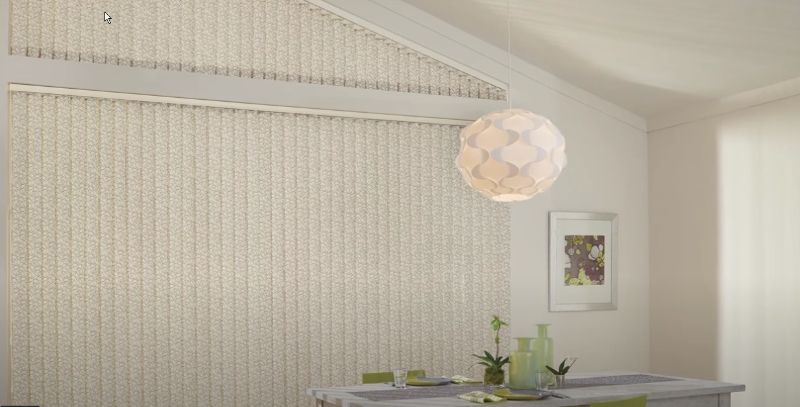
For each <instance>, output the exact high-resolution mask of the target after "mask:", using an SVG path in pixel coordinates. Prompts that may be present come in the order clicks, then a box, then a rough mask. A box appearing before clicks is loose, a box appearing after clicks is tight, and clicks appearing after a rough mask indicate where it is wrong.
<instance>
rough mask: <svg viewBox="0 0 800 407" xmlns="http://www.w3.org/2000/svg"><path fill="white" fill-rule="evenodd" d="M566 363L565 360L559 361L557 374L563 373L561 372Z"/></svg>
mask: <svg viewBox="0 0 800 407" xmlns="http://www.w3.org/2000/svg"><path fill="white" fill-rule="evenodd" d="M566 363H567V360H566V359H564V360H562V361H561V364H560V365H558V371H559V372H563V371H564V364H566Z"/></svg>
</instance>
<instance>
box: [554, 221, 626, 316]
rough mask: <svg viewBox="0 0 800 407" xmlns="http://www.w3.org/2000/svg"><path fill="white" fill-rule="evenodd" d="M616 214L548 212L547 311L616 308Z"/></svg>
mask: <svg viewBox="0 0 800 407" xmlns="http://www.w3.org/2000/svg"><path fill="white" fill-rule="evenodd" d="M616 257H617V215H616V214H613V213H587V212H550V311H594V310H614V309H617V265H616Z"/></svg>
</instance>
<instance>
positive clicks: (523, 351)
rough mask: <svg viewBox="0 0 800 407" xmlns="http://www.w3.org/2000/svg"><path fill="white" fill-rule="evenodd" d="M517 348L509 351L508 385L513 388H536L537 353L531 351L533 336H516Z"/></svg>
mask: <svg viewBox="0 0 800 407" xmlns="http://www.w3.org/2000/svg"><path fill="white" fill-rule="evenodd" d="M516 339H517V350H516V351H515V352H511V356H510V360H511V367H510V368H509V371H508V387H511V388H512V389H515V390H530V389H535V388H536V372H537V366H538V365H539V364H540V363H539V360H538V359H539V358H538V354H537V353H536V352H534V351H533V340H534V338H516Z"/></svg>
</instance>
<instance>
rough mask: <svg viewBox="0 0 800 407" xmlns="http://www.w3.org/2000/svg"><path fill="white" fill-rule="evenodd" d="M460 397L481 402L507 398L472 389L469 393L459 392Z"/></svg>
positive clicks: (493, 401) (492, 401)
mask: <svg viewBox="0 0 800 407" xmlns="http://www.w3.org/2000/svg"><path fill="white" fill-rule="evenodd" d="M458 398H460V399H461V400H467V401H471V402H473V403H480V404H485V403H497V402H498V401H504V400H505V399H504V398H502V397H497V396H495V395H493V394H489V393H484V392H482V391H471V392H469V393H464V394H459V395H458Z"/></svg>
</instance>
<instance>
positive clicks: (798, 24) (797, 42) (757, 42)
mask: <svg viewBox="0 0 800 407" xmlns="http://www.w3.org/2000/svg"><path fill="white" fill-rule="evenodd" d="M406 2H407V3H410V4H411V5H413V6H415V7H418V8H420V9H422V10H423V11H426V12H428V13H430V14H432V15H434V16H436V17H438V18H440V19H442V20H445V21H447V22H448V23H450V24H452V25H454V26H457V27H459V28H461V29H463V30H465V31H467V32H469V33H471V34H473V35H475V36H477V37H480V38H482V39H484V40H486V41H488V42H491V43H493V44H495V45H497V46H499V47H502V48H505V47H506V23H505V22H506V15H507V8H506V7H507V6H506V0H433V1H431V0H406ZM510 8H511V16H512V27H513V28H512V40H513V49H514V54H516V55H517V56H519V57H521V58H523V59H526V60H528V61H530V62H531V63H533V64H535V65H538V66H540V67H542V68H544V69H546V70H548V71H550V72H552V73H553V74H555V75H558V76H560V77H561V78H563V79H565V80H567V81H569V82H572V83H573V84H575V85H578V86H580V87H582V88H584V89H586V90H588V91H590V92H592V93H595V94H596V95H598V96H600V97H602V98H605V99H606V100H609V101H611V102H614V103H616V104H618V105H620V106H622V107H624V108H627V109H629V110H631V111H633V112H635V113H638V114H640V115H642V116H644V117H652V116H654V115H657V114H663V113H668V112H670V111H673V110H677V109H680V108H683V107H685V106H687V105H690V104H693V103H701V102H705V101H710V100H714V99H717V98H720V97H724V96H729V95H732V94H736V93H739V92H743V91H746V90H750V89H754V88H758V87H762V86H766V85H770V84H774V83H777V82H781V81H785V80H788V79H792V78H795V77H798V76H800V0H759V1H756V0H751V1H745V0H671V1H663V0H638V1H631V0H602V1H587V0H511V3H510Z"/></svg>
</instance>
